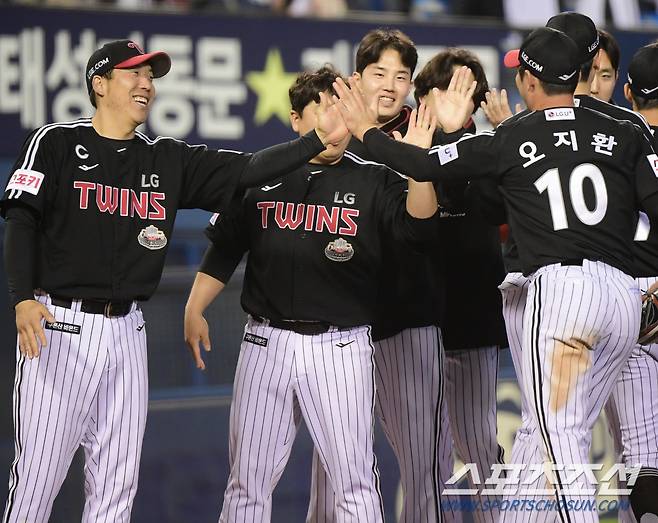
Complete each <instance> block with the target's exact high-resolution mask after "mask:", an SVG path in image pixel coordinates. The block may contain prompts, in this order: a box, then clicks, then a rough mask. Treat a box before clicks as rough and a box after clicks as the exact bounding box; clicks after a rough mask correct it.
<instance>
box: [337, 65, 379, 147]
mask: <svg viewBox="0 0 658 523" xmlns="http://www.w3.org/2000/svg"><path fill="white" fill-rule="evenodd" d="M349 82H350V86H349V87H348V86H347V84H346V83H345V82H344V81H343V79H342V78H337V79H336V81H335V82H334V90H335V91H336V93H337V95H338V96H334V102H336V107H338V110H339V111H340V114H341V115H342V116H343V120H344V121H345V125H347V128H348V129H349V130H350V132H351V133H352V135H353V136H354V137H356V138H357V139H358V140H363V135H364V134H365V133H366V131H367V130H368V129H371V128H373V127H377V100H376V99H374V100H373V101H372V103H371V104H370V105H368V104H367V103H366V100H365V98H364V96H363V93H362V92H361V89H360V88H359V86H358V84H357V82H356V80H354V79H353V78H350V79H349Z"/></svg>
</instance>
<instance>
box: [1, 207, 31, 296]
mask: <svg viewBox="0 0 658 523" xmlns="http://www.w3.org/2000/svg"><path fill="white" fill-rule="evenodd" d="M6 220H7V223H6V225H5V240H4V261H5V271H6V272H7V286H8V288H9V302H10V303H11V305H12V307H15V306H16V304H17V303H20V302H21V301H24V300H33V299H34V288H35V277H36V263H37V229H38V224H39V221H38V220H39V219H38V216H37V214H36V212H35V211H33V210H32V209H30V208H29V207H27V206H25V205H21V204H19V203H14V204H11V205H8V206H7V207H6Z"/></svg>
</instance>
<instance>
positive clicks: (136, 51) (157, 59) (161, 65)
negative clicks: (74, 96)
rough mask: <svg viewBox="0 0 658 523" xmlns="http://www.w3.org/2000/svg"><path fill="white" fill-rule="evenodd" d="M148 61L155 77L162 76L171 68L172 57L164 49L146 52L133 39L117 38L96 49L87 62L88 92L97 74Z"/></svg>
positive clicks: (127, 67) (128, 67)
mask: <svg viewBox="0 0 658 523" xmlns="http://www.w3.org/2000/svg"><path fill="white" fill-rule="evenodd" d="M145 62H148V63H149V64H150V65H151V69H152V70H153V77H154V78H160V77H161V76H164V75H166V74H167V73H168V72H169V69H171V58H169V55H168V54H167V53H165V52H163V51H155V52H153V53H145V52H144V51H143V50H142V48H141V47H140V46H139V45H137V44H136V43H135V42H133V41H132V40H115V41H114V42H109V43H107V44H105V45H104V46H103V47H101V48H100V49H96V51H94V53H93V54H92V55H91V57H90V58H89V61H88V62H87V69H86V81H87V92H88V93H90V94H91V80H92V79H93V78H94V76H96V75H100V76H102V75H104V74H105V73H107V72H108V71H110V70H112V69H130V68H131V67H136V66H138V65H140V64H143V63H145Z"/></svg>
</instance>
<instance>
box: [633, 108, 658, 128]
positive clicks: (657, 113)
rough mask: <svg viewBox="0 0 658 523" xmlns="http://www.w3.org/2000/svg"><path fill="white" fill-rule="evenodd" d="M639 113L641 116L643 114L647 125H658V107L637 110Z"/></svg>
mask: <svg viewBox="0 0 658 523" xmlns="http://www.w3.org/2000/svg"><path fill="white" fill-rule="evenodd" d="M637 112H638V113H640V114H641V115H642V116H644V118H645V120H646V121H647V122H648V124H649V125H651V126H653V127H656V126H658V108H657V109H642V110H641V111H637Z"/></svg>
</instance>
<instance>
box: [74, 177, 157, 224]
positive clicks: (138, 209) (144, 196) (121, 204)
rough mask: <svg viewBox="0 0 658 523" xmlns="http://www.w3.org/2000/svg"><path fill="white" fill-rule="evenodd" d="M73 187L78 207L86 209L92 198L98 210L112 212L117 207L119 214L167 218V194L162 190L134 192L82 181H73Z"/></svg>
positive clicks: (154, 218) (143, 217)
mask: <svg viewBox="0 0 658 523" xmlns="http://www.w3.org/2000/svg"><path fill="white" fill-rule="evenodd" d="M73 188H74V189H78V190H79V191H80V202H79V203H80V209H87V208H88V207H89V200H90V199H93V200H95V202H96V207H97V208H98V210H99V211H100V212H109V213H110V214H114V213H115V212H116V211H117V209H118V210H119V214H120V215H121V216H130V217H133V216H135V214H137V216H139V217H140V218H142V219H144V220H146V219H148V220H166V219H167V210H166V209H165V207H164V201H165V199H166V196H167V195H166V194H165V193H163V192H154V191H139V192H136V191H135V190H133V189H125V188H119V187H112V186H111V185H103V184H102V183H93V182H84V181H75V182H73ZM161 202H162V203H161Z"/></svg>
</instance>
